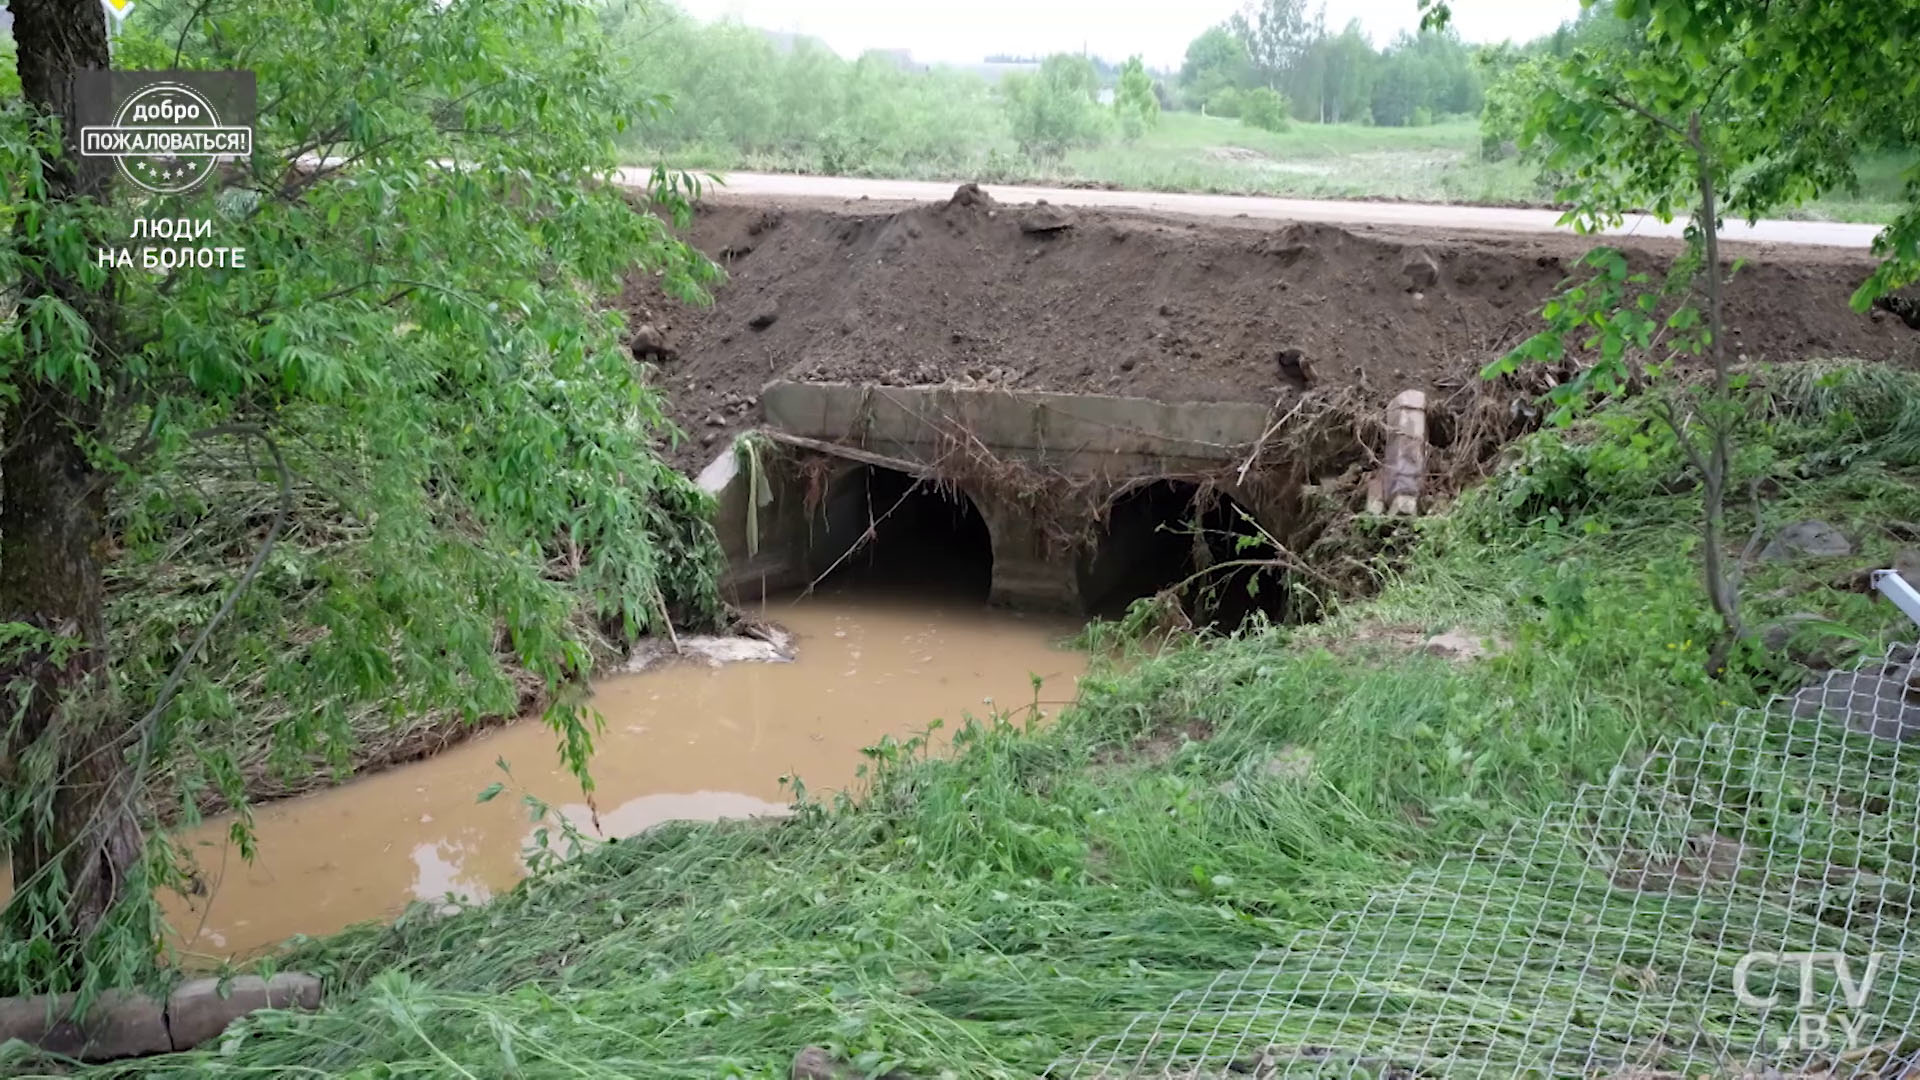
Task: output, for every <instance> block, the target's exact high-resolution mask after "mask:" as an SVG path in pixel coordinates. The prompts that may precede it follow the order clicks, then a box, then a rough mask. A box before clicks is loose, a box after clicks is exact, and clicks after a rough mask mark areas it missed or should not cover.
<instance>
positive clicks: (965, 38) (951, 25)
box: [679, 0, 1580, 67]
mask: <svg viewBox="0 0 1920 1080" xmlns="http://www.w3.org/2000/svg"><path fill="white" fill-rule="evenodd" d="M679 4H680V6H681V7H683V8H685V9H686V10H688V11H690V12H692V13H693V14H695V15H698V16H701V17H703V18H717V17H719V16H723V15H731V16H734V17H737V18H739V19H740V20H741V21H743V22H747V23H750V24H752V25H754V26H759V27H764V28H766V29H768V30H793V31H798V32H800V33H805V34H811V35H813V36H814V37H817V38H820V39H822V40H824V41H825V42H826V43H827V44H828V45H830V46H832V47H833V49H834V51H835V52H838V53H839V54H841V55H842V56H846V57H854V56H858V55H859V54H860V53H861V52H863V51H865V50H867V49H911V50H912V51H913V55H914V57H915V58H917V59H920V60H927V61H945V62H949V63H952V62H970V61H977V60H979V59H981V58H982V57H984V56H986V55H987V54H988V53H1016V54H1021V55H1035V54H1042V53H1050V52H1077V51H1079V50H1080V49H1081V48H1082V47H1085V48H1086V50H1087V51H1088V52H1092V53H1095V54H1097V55H1100V56H1105V57H1108V58H1110V59H1115V60H1118V59H1122V58H1124V57H1126V56H1128V55H1130V54H1132V53H1136V52H1137V53H1141V54H1144V55H1145V57H1146V60H1147V64H1148V65H1149V66H1152V67H1176V66H1178V65H1179V63H1180V58H1181V57H1182V56H1183V55H1184V54H1185V53H1186V49H1187V42H1189V41H1192V40H1193V38H1194V37H1195V36H1196V35H1198V34H1199V33H1200V31H1202V30H1205V29H1206V28H1207V27H1209V26H1212V25H1213V24H1214V23H1217V22H1220V21H1221V20H1223V19H1225V18H1226V17H1227V16H1228V15H1231V14H1233V12H1235V11H1237V10H1239V9H1240V7H1241V0H1149V2H1142V0H959V2H943V0H679ZM1579 10H1580V3H1579V0H1453V21H1454V25H1456V26H1457V27H1459V29H1460V33H1461V36H1463V37H1465V38H1466V39H1467V40H1468V41H1500V40H1503V39H1506V38H1512V39H1514V40H1516V41H1525V40H1527V39H1529V38H1533V37H1538V36H1539V35H1541V34H1544V33H1547V32H1548V31H1550V30H1552V29H1553V28H1554V27H1555V26H1558V25H1559V24H1560V23H1561V21H1562V20H1565V19H1570V18H1572V17H1573V16H1574V15H1576V14H1578V13H1579ZM1356 18H1357V19H1359V20H1360V25H1361V26H1363V27H1365V28H1366V30H1367V33H1368V34H1370V35H1372V37H1373V41H1374V44H1375V45H1384V44H1386V43H1387V42H1388V41H1391V40H1392V39H1393V36H1394V35H1395V34H1396V33H1398V32H1400V31H1401V30H1411V29H1413V28H1414V27H1416V26H1417V25H1419V22H1420V15H1419V10H1418V8H1417V7H1416V5H1415V0H1327V26H1328V27H1329V28H1330V29H1333V30H1338V29H1339V28H1340V27H1342V26H1345V25H1346V23H1347V20H1348V19H1356Z"/></svg>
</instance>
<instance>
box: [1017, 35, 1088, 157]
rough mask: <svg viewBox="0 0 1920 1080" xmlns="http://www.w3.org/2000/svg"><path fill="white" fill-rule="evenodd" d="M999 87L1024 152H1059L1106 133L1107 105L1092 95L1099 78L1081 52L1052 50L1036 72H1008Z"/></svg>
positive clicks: (1053, 154)
mask: <svg viewBox="0 0 1920 1080" xmlns="http://www.w3.org/2000/svg"><path fill="white" fill-rule="evenodd" d="M1001 86H1002V89H1003V91H1004V92H1005V94H1006V103H1007V117H1008V121H1009V123H1010V124H1011V126H1012V128H1013V137H1014V139H1015V141H1017V142H1018V143H1019V144H1020V149H1021V150H1022V151H1023V152H1024V153H1027V154H1029V155H1031V156H1034V157H1042V158H1046V157H1059V156H1060V155H1061V154H1064V153H1065V152H1066V151H1067V150H1069V149H1071V148H1073V147H1076V146H1091V145H1094V144H1097V143H1099V142H1100V141H1101V140H1102V139H1103V138H1105V137H1106V133H1107V119H1106V114H1105V110H1103V109H1101V108H1100V106H1099V104H1098V103H1097V102H1096V101H1095V100H1094V94H1095V93H1096V92H1097V91H1098V88H1099V82H1098V77H1097V76H1096V75H1095V73H1094V70H1093V64H1092V63H1091V62H1090V61H1088V60H1087V58H1086V57H1084V56H1076V55H1073V54H1071V53H1056V54H1054V55H1052V56H1049V57H1047V58H1046V59H1045V60H1043V61H1041V62H1040V70H1039V71H1038V72H1036V73H1035V74H1033V75H1015V76H1010V77H1008V78H1007V79H1006V80H1005V81H1004V82H1003V83H1002V84H1001Z"/></svg>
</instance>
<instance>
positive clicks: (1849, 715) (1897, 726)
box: [1793, 650, 1920, 742]
mask: <svg viewBox="0 0 1920 1080" xmlns="http://www.w3.org/2000/svg"><path fill="white" fill-rule="evenodd" d="M1793 715H1794V716H1795V717H1797V718H1799V719H1811V718H1813V717H1818V716H1823V715H1824V716H1825V717H1827V718H1828V719H1829V720H1830V721H1831V722H1835V723H1843V724H1845V725H1846V726H1847V728H1848V730H1850V731H1857V732H1860V733H1861V734H1864V735H1872V736H1874V737H1875V738H1879V739H1896V740H1900V741H1902V742H1904V741H1906V740H1907V739H1911V738H1913V737H1914V736H1915V735H1916V734H1920V665H1916V663H1915V660H1914V655H1913V652H1912V650H1904V651H1902V650H1896V651H1895V652H1894V654H1893V655H1892V656H1891V657H1890V658H1889V659H1888V660H1887V662H1885V663H1882V664H1880V665H1878V666H1877V667H1876V666H1873V665H1869V666H1867V667H1864V668H1861V669H1860V670H1858V671H1830V672H1828V673H1827V675H1826V678H1824V679H1822V680H1821V681H1820V682H1817V683H1814V684H1813V685H1811V686H1806V687H1802V688H1801V689H1800V691H1799V692H1798V693H1796V694H1794V695H1793Z"/></svg>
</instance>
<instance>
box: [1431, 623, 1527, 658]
mask: <svg viewBox="0 0 1920 1080" xmlns="http://www.w3.org/2000/svg"><path fill="white" fill-rule="evenodd" d="M1489 642H1490V643H1491V646H1492V647H1489ZM1505 647H1506V644H1505V643H1504V642H1502V641H1500V640H1499V639H1497V638H1496V639H1482V638H1480V637H1479V636H1477V635H1474V634H1469V633H1467V632H1466V631H1465V630H1460V629H1454V630H1448V631H1446V632H1445V633H1441V634H1435V635H1433V636H1432V637H1430V638H1428V639H1427V640H1426V642H1425V643H1424V644H1423V645H1422V646H1421V648H1422V649H1423V650H1425V652H1426V653H1427V655H1429V656H1438V657H1441V658H1443V659H1447V660H1480V659H1483V658H1485V657H1488V656H1491V655H1493V653H1494V652H1495V651H1497V650H1498V649H1502V648H1505Z"/></svg>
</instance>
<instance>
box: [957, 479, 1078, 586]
mask: <svg viewBox="0 0 1920 1080" xmlns="http://www.w3.org/2000/svg"><path fill="white" fill-rule="evenodd" d="M974 505H975V506H977V507H979V508H980V512H981V516H983V517H985V518H986V519H987V532H988V533H989V535H991V536H992V538H993V592H992V595H991V602H992V603H994V604H996V605H999V606H1002V607H1013V608H1022V609H1025V610H1032V611H1070V612H1074V613H1078V612H1080V611H1081V610H1082V602H1081V596H1080V585H1079V580H1078V577H1077V576H1076V573H1075V570H1076V567H1075V563H1074V559H1073V557H1072V554H1071V553H1070V552H1064V551H1054V550H1051V549H1052V547H1053V546H1054V545H1051V544H1049V543H1048V542H1047V537H1046V534H1045V533H1044V532H1043V531H1042V530H1041V529H1040V528H1038V527H1037V526H1036V525H1035V524H1034V521H1033V516H1032V515H1031V514H1029V513H1027V512H1025V511H1024V510H1023V509H1022V508H1020V507H1018V506H1008V505H1005V504H1003V503H999V502H995V501H992V500H979V499H975V500H974Z"/></svg>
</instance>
